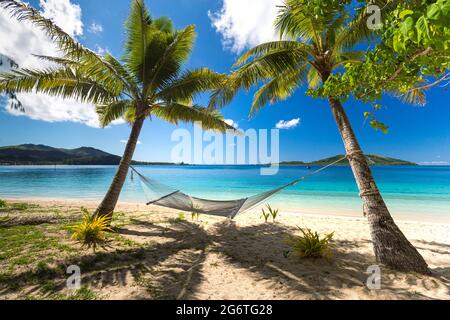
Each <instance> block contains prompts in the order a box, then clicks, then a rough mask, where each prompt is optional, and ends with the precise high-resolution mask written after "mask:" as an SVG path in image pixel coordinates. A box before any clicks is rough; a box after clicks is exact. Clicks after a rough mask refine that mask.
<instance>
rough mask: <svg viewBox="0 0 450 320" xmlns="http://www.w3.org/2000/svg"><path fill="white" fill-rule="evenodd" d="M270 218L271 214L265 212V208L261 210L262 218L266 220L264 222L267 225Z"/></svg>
mask: <svg viewBox="0 0 450 320" xmlns="http://www.w3.org/2000/svg"><path fill="white" fill-rule="evenodd" d="M269 217H270V213H269V212H266V210H264V208H262V209H261V218H263V219H264V222H265V223H267V221H268V220H269Z"/></svg>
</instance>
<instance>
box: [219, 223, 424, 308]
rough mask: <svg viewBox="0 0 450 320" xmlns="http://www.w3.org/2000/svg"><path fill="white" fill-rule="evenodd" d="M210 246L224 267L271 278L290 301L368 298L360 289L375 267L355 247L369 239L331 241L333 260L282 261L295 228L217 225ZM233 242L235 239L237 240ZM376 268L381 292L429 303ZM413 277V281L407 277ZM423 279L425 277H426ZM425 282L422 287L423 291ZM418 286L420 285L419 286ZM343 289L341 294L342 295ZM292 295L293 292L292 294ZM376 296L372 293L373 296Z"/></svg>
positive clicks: (368, 256)
mask: <svg viewBox="0 0 450 320" xmlns="http://www.w3.org/2000/svg"><path fill="white" fill-rule="evenodd" d="M216 227H217V230H216V235H215V237H214V238H213V241H214V243H217V244H218V246H220V248H219V250H220V251H221V252H222V253H224V254H225V257H226V259H227V260H228V261H229V263H232V264H235V265H238V266H239V267H243V268H246V269H248V270H251V271H252V272H253V273H257V274H258V275H259V277H260V278H261V279H271V280H272V282H273V283H274V284H275V283H278V284H281V285H278V288H277V291H278V292H279V293H280V294H283V293H284V295H285V296H292V297H293V298H294V299H295V298H296V293H300V294H303V297H304V296H305V293H306V296H308V297H309V298H311V299H342V298H345V297H346V296H347V295H346V294H348V290H347V289H350V290H355V297H357V293H358V292H365V293H366V294H369V296H371V295H372V294H371V292H370V290H369V289H368V288H367V287H366V282H367V280H368V277H369V274H368V273H367V269H368V267H369V266H371V265H375V264H376V261H375V257H374V256H373V255H371V254H367V253H366V254H363V253H361V250H360V249H361V246H364V245H365V246H367V245H370V244H371V241H368V240H363V241H361V240H360V241H348V240H334V241H332V244H331V246H332V250H333V259H332V261H327V260H325V259H300V258H296V257H294V256H292V255H291V256H289V257H285V254H284V253H285V252H286V251H287V250H289V247H288V246H287V244H286V243H285V241H284V240H285V239H286V238H287V237H288V236H289V235H292V234H293V233H294V232H295V231H296V229H294V228H292V227H287V226H284V225H281V224H260V225H252V226H246V227H237V226H236V224H235V223H234V222H231V223H230V222H226V223H222V224H218V225H217V226H216ZM238 239H239V241H237V240H238ZM381 268H382V289H383V290H384V291H388V292H390V293H394V294H395V297H396V298H404V299H415V298H417V299H424V298H425V299H429V298H430V297H428V296H425V295H423V294H420V293H417V292H414V293H412V292H411V291H409V290H408V288H399V287H398V285H396V284H395V281H396V280H398V274H397V273H396V272H394V271H392V270H390V269H387V268H383V267H381ZM411 278H414V277H411ZM428 279H429V278H428ZM427 281H428V280H424V281H423V283H422V286H423V288H425V289H427V290H428V289H429V286H427V283H428V282H427ZM419 285H420V284H419ZM346 291H347V292H346ZM292 292H293V294H292ZM375 296H376V293H373V297H374V298H375Z"/></svg>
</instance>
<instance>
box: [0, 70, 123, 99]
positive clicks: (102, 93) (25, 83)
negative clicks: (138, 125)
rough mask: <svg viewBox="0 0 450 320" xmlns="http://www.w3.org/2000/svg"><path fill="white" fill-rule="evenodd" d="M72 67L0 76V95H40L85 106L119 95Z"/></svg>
mask: <svg viewBox="0 0 450 320" xmlns="http://www.w3.org/2000/svg"><path fill="white" fill-rule="evenodd" d="M114 90H115V89H114V88H112V87H107V86H104V85H102V84H101V83H99V82H98V81H95V80H93V79H91V78H88V77H85V76H83V75H81V74H79V73H77V72H76V70H74V69H71V68H59V69H51V68H49V69H45V70H32V69H19V70H11V71H9V72H8V73H3V74H0V92H3V93H5V92H8V91H9V92H40V93H44V94H49V95H53V96H56V97H60V98H73V99H77V100H79V101H82V102H86V103H94V104H101V103H108V102H111V101H114V100H116V99H117V98H118V97H119V95H120V93H119V94H118V93H117V92H115V91H114Z"/></svg>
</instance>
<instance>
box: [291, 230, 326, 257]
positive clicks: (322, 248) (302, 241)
mask: <svg viewBox="0 0 450 320" xmlns="http://www.w3.org/2000/svg"><path fill="white" fill-rule="evenodd" d="M297 228H298V229H299V230H300V231H301V233H302V235H300V236H290V237H289V238H288V239H287V241H286V242H287V244H288V245H289V246H290V247H291V249H292V251H293V252H294V254H296V255H298V256H299V257H301V258H325V259H331V257H332V253H331V249H330V245H329V243H330V241H331V239H332V238H333V235H334V232H332V233H329V234H325V235H324V236H323V237H321V236H320V235H319V234H318V233H317V232H316V231H315V232H313V231H311V230H310V229H302V228H300V227H297Z"/></svg>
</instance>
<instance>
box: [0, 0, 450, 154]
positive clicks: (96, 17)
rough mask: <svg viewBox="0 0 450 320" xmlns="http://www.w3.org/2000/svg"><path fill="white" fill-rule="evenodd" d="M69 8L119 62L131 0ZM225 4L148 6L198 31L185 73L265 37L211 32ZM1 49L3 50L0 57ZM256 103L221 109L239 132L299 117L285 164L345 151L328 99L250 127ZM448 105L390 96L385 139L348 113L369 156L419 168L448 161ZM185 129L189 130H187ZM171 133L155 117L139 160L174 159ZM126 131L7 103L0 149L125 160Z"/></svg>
mask: <svg viewBox="0 0 450 320" xmlns="http://www.w3.org/2000/svg"><path fill="white" fill-rule="evenodd" d="M42 1H44V0H41V2H42ZM48 1H49V2H52V1H50V0H48ZM53 1H56V0H53ZM60 1H62V0H60ZM64 1H67V2H68V1H69V0H64ZM225 1H226V2H228V3H227V5H228V7H226V8H225V10H224V11H222V15H226V16H222V18H223V19H224V20H222V21H226V18H228V19H232V18H233V17H234V18H235V19H241V20H242V18H240V16H239V14H241V15H242V14H243V13H244V14H245V15H246V16H247V15H248V20H246V22H248V24H250V23H251V22H252V19H255V17H253V16H252V13H251V12H252V11H251V10H250V11H248V10H247V9H246V8H242V10H241V11H242V12H243V13H242V12H241V13H236V16H233V15H234V14H235V13H234V12H233V6H232V4H233V3H232V2H233V1H234V0H225ZM252 1H254V0H252ZM274 1H275V2H276V1H277V0H267V1H262V0H258V3H265V4H263V5H262V6H260V7H259V9H260V10H261V12H263V11H264V12H267V10H265V9H266V7H264V5H266V6H272V4H273V2H274ZM30 3H31V4H32V5H33V6H34V7H36V8H39V1H37V0H32V1H30ZM70 4H72V5H79V7H80V9H81V11H80V12H79V13H80V16H79V18H80V19H81V21H82V23H83V30H82V32H80V30H78V29H79V28H78V27H79V26H78V27H77V28H78V29H76V28H74V29H73V30H75V31H73V33H74V34H75V36H76V37H77V39H79V40H80V41H81V42H82V43H83V44H84V45H86V46H88V47H90V48H92V49H94V50H108V51H110V52H111V53H112V54H113V55H115V56H118V57H119V56H120V55H121V53H122V42H123V39H124V29H123V23H124V20H125V19H126V17H127V14H128V6H129V1H124V0H109V1H107V2H106V1H91V0H78V1H75V0H71V1H70ZM223 4H224V3H223V2H222V1H217V0H171V1H166V0H151V1H147V5H148V7H149V9H150V11H151V13H152V15H153V16H161V15H166V16H169V17H170V18H171V19H172V20H173V21H174V23H175V25H176V26H177V27H179V28H181V27H184V26H186V25H188V24H195V25H196V30H197V33H198V38H197V42H196V45H195V49H194V52H193V54H192V57H191V59H190V60H189V62H188V65H187V67H200V66H207V67H209V68H212V69H214V70H216V71H219V72H227V71H228V70H229V69H230V66H231V65H232V64H233V62H234V60H235V58H236V57H237V53H236V51H238V50H239V49H242V46H245V45H251V44H252V43H253V42H255V41H256V42H258V41H260V40H261V39H259V38H258V37H256V38H252V37H253V36H254V35H257V34H258V32H260V33H261V34H266V33H265V32H264V30H256V29H252V26H249V25H245V26H243V28H247V29H248V30H247V32H248V34H249V35H250V36H249V38H245V37H244V38H239V37H240V36H242V35H239V33H238V34H236V32H235V31H233V30H232V29H231V30H230V29H226V30H225V31H224V30H223V29H221V31H222V33H220V32H218V30H217V24H216V27H214V26H213V24H212V20H211V17H210V16H209V15H208V12H212V13H216V14H217V13H219V12H220V10H221V9H223ZM227 10H228V11H227ZM255 11H258V10H257V9H255ZM259 17H261V16H259ZM216 18H217V16H216ZM256 18H258V16H257V17H256ZM0 19H1V17H0ZM217 19H218V18H217ZM66 20H67V21H68V19H66ZM0 22H1V21H0ZM3 22H4V23H7V22H5V21H3ZM217 22H218V20H216V23H217ZM219 22H220V20H219ZM269 23H271V22H270V21H268V20H266V21H259V24H260V25H264V24H269ZM0 26H1V25H0ZM100 26H101V27H100ZM93 27H94V28H93ZM93 29H95V30H93ZM100 29H103V30H100ZM93 31H95V32H93ZM0 32H1V31H0ZM224 37H225V38H226V39H228V44H224V41H223V40H224ZM233 37H238V38H233ZM11 40H13V39H11ZM233 40H234V42H233ZM25 41H26V40H25ZM230 41H231V44H230ZM100 48H101V49H100ZM1 49H2V47H1V45H0V53H2V51H1ZM251 98H252V95H251V93H249V94H246V93H242V94H240V95H239V96H238V97H237V98H236V99H235V100H234V101H233V102H232V103H231V104H230V105H229V106H228V107H226V108H225V109H223V114H224V116H225V118H227V119H233V120H234V121H235V122H237V123H238V125H239V128H242V129H248V128H255V129H259V128H266V129H271V128H274V127H275V125H276V123H277V122H278V121H280V120H285V121H288V120H291V119H296V118H300V120H301V121H300V125H298V126H297V127H295V128H292V129H289V130H281V131H280V159H281V160H314V159H318V158H321V157H326V156H331V155H334V154H337V153H343V146H342V141H341V139H340V136H339V133H338V131H337V128H336V125H335V123H334V121H333V119H332V116H331V112H330V109H329V107H328V104H327V103H326V101H322V100H314V99H312V98H309V97H306V96H305V95H304V93H303V91H302V90H299V91H298V92H297V93H296V94H295V95H294V96H293V97H292V98H291V99H289V100H287V101H285V102H282V103H278V104H276V105H273V106H268V107H266V108H265V109H263V110H262V111H261V112H260V113H259V114H258V115H256V117H254V118H253V119H252V120H251V121H249V120H248V111H249V107H250V103H251ZM449 100H450V95H449V92H448V90H447V89H445V88H435V89H433V91H430V92H429V93H428V104H427V105H426V106H425V107H416V106H409V105H405V104H402V103H401V101H400V100H398V99H394V98H390V97H386V98H385V99H383V105H384V106H385V108H384V109H383V110H382V111H380V112H379V114H378V116H379V118H380V119H381V120H383V121H385V122H386V123H387V124H388V125H389V126H390V131H389V133H388V134H383V133H380V132H376V131H374V130H373V129H372V128H370V126H369V125H368V124H364V119H363V112H364V111H369V110H370V108H369V106H366V105H362V104H361V103H357V102H355V101H348V102H346V103H345V107H346V110H347V112H348V114H349V117H350V119H351V121H352V124H353V127H354V129H355V131H356V134H357V136H358V138H359V140H360V143H361V145H362V147H363V149H364V151H365V152H366V153H376V154H380V155H386V156H393V157H398V158H403V159H408V160H411V161H416V162H450V126H449V124H448V121H449V119H450V108H449V107H450V106H449ZM202 102H204V101H202ZM35 118H36V117H35ZM181 127H183V128H188V129H192V126H190V125H181ZM174 129H175V127H174V126H173V125H170V124H166V123H164V122H162V121H159V120H157V119H154V120H153V121H151V122H149V121H148V122H147V123H146V124H145V126H144V129H143V131H142V134H141V137H140V141H141V142H142V144H140V145H138V146H137V150H136V153H135V157H134V158H135V159H136V160H145V161H170V151H171V149H172V147H173V146H174V144H175V143H174V142H172V141H171V140H170V137H171V133H172V131H173V130H174ZM129 131H130V128H129V126H128V125H126V124H122V125H114V126H111V127H109V128H106V129H99V128H94V127H92V126H89V125H86V124H85V123H82V121H81V122H78V123H76V122H69V121H63V122H58V121H54V122H49V121H43V120H34V119H31V118H30V117H29V116H26V115H22V116H17V115H12V114H11V113H10V112H8V111H7V106H5V102H4V101H3V102H2V106H1V111H0V145H15V144H22V143H40V144H46V145H50V146H54V147H65V148H72V147H79V146H91V147H95V148H99V149H102V150H105V151H107V152H111V153H114V154H121V153H122V151H123V149H124V144H123V143H121V142H120V140H126V139H127V137H128V134H129Z"/></svg>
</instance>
